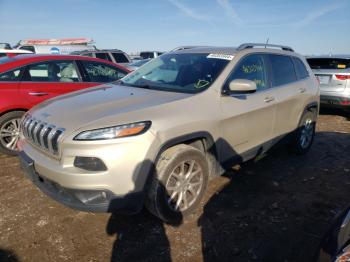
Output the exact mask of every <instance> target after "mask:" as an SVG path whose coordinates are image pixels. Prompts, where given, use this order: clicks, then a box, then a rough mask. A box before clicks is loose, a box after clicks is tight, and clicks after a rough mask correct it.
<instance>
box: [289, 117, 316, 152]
mask: <svg viewBox="0 0 350 262" xmlns="http://www.w3.org/2000/svg"><path fill="white" fill-rule="evenodd" d="M315 130H316V114H315V113H314V112H312V111H307V112H305V113H304V114H303V116H302V118H301V120H300V123H299V127H298V129H297V130H296V132H295V137H294V141H293V144H292V147H293V149H294V151H295V152H296V153H297V154H305V153H307V152H308V151H309V150H310V148H311V145H312V143H313V140H314V137H315Z"/></svg>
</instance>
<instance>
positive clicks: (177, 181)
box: [165, 160, 204, 212]
mask: <svg viewBox="0 0 350 262" xmlns="http://www.w3.org/2000/svg"><path fill="white" fill-rule="evenodd" d="M203 182H204V178H203V171H202V168H201V166H200V165H199V164H198V163H197V162H196V161H195V160H188V161H183V162H181V163H180V164H179V165H177V166H176V167H175V168H174V169H173V171H172V173H171V174H170V176H169V178H168V180H167V182H166V186H165V188H166V192H167V203H168V205H169V207H170V208H171V209H172V210H173V211H176V212H179V211H180V212H183V211H185V210H187V209H189V208H190V207H191V206H192V205H193V204H194V203H195V202H196V200H197V199H198V197H199V195H200V193H201V190H202V187H203Z"/></svg>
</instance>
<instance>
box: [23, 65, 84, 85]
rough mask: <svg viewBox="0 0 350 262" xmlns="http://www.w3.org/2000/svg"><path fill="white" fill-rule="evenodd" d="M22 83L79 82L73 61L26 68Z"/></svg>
mask: <svg viewBox="0 0 350 262" xmlns="http://www.w3.org/2000/svg"><path fill="white" fill-rule="evenodd" d="M23 81H32V82H79V77H78V73H77V70H76V67H75V64H74V62H73V61H51V62H44V63H39V64H33V65H29V66H27V70H26V72H25V73H24V76H23Z"/></svg>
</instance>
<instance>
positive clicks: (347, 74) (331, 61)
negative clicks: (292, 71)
mask: <svg viewBox="0 0 350 262" xmlns="http://www.w3.org/2000/svg"><path fill="white" fill-rule="evenodd" d="M307 61H308V63H309V65H310V67H311V69H312V70H313V72H314V74H315V76H316V77H317V78H318V80H319V82H320V89H321V91H323V92H329V93H339V92H343V91H344V90H345V88H346V85H347V83H348V82H349V79H350V59H342V58H308V59H307Z"/></svg>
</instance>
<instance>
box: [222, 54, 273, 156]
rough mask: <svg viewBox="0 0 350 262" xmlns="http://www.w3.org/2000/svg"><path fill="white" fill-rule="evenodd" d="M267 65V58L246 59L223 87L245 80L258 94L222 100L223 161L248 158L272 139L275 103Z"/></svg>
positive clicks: (256, 56) (230, 95)
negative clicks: (250, 83)
mask: <svg viewBox="0 0 350 262" xmlns="http://www.w3.org/2000/svg"><path fill="white" fill-rule="evenodd" d="M267 65H268V63H267V57H266V55H263V54H251V55H248V56H246V57H244V58H242V60H241V61H240V62H238V65H237V66H236V67H235V68H234V69H233V72H232V73H231V75H230V76H229V78H228V80H227V82H226V84H225V86H224V88H226V86H228V84H229V83H230V82H231V81H232V80H234V79H247V80H251V81H254V82H255V83H256V85H257V91H256V92H254V93H251V94H243V93H242V94H232V93H231V94H229V95H227V96H223V97H222V102H221V104H222V114H223V118H222V128H223V129H222V131H223V142H224V143H223V144H224V146H223V151H222V156H221V157H222V158H221V159H222V160H223V161H225V160H228V159H230V158H231V157H233V156H234V155H236V156H237V155H238V156H239V157H240V158H241V159H242V160H245V159H247V158H250V157H252V156H254V155H255V154H256V153H257V152H258V150H259V149H260V148H261V146H263V145H264V146H265V147H268V145H269V142H270V140H271V139H272V134H273V126H274V121H275V114H276V103H275V98H274V94H273V90H272V89H271V88H270V87H271V84H270V79H269V74H268V66H267ZM263 149H265V148H263Z"/></svg>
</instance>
